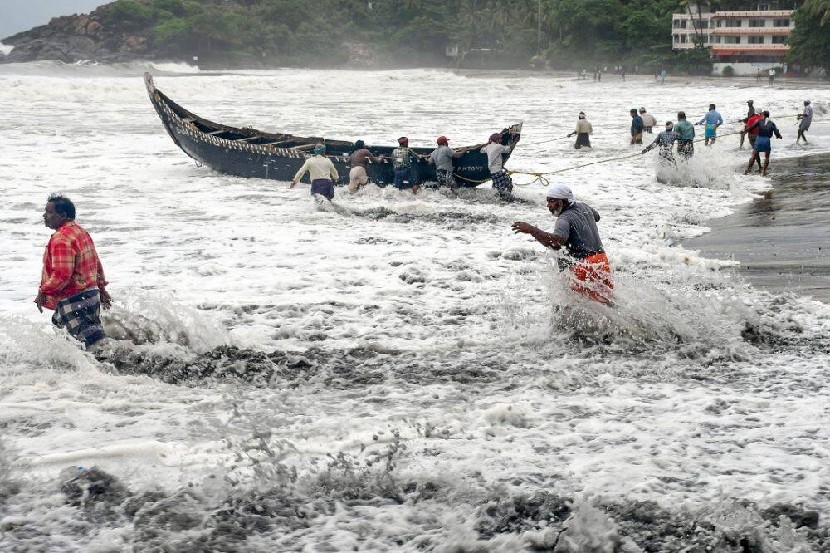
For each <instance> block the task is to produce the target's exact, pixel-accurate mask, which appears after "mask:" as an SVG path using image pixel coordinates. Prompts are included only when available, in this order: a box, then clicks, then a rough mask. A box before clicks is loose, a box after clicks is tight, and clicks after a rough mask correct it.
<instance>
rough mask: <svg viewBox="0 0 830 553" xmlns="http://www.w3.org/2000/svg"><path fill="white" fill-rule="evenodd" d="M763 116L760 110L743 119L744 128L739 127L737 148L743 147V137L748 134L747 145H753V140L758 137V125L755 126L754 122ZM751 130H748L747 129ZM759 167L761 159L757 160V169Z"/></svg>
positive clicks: (752, 146)
mask: <svg viewBox="0 0 830 553" xmlns="http://www.w3.org/2000/svg"><path fill="white" fill-rule="evenodd" d="M763 118H764V114H763V113H761V112H758V113H755V114H753V115H752V116H751V117H748V118H747V119H745V120H744V128H743V129H741V143H740V144H739V145H738V147H739V148H743V147H744V137H745V136H747V135H748V136H749V147H750V148H754V147H755V140H757V138H758V127H756V126H755V123H756V122H758V121H760V120H761V119H763ZM750 128H751V129H752V130H749V129H750ZM760 168H761V160H758V169H760Z"/></svg>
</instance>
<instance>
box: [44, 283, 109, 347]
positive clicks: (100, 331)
mask: <svg viewBox="0 0 830 553" xmlns="http://www.w3.org/2000/svg"><path fill="white" fill-rule="evenodd" d="M52 324H53V325H55V326H56V327H58V328H63V327H66V330H67V332H69V334H70V336H72V337H73V338H76V339H77V340H80V341H81V342H83V343H84V344H85V345H86V346H91V345H92V344H94V343H95V342H97V341H99V340H101V339H102V338H104V337H105V334H104V325H103V324H101V297H100V296H99V294H98V289H97V288H91V289H89V290H84V291H83V292H81V293H80V294H75V295H74V296H70V297H68V298H66V299H63V300H61V301H59V302H58V304H57V305H56V306H55V313H54V314H53V315H52Z"/></svg>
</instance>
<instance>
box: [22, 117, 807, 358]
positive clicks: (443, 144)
mask: <svg viewBox="0 0 830 553" xmlns="http://www.w3.org/2000/svg"><path fill="white" fill-rule="evenodd" d="M747 105H748V111H747V117H746V118H744V119H742V122H743V123H744V129H743V130H742V131H741V147H742V146H743V142H744V138H745V136H748V137H749V142H750V145H751V146H752V149H753V153H752V157H751V158H750V160H749V164H748V165H747V168H746V171H745V172H746V173H749V172H750V171H751V169H752V167H753V165H754V164H755V163H757V164H758V166H759V169H760V170H761V173H762V174H764V175H766V173H767V170H768V166H769V154H770V149H771V148H770V139H771V138H772V136H773V135H774V136H776V137H777V138H779V139H780V138H781V133H780V132H779V130H778V128H777V126H776V125H775V123H774V122H773V121H772V120H770V117H769V111H766V110H764V111H756V110H755V106H754V102H753V101H752V100H749V101H747ZM642 114H647V112H646V110H645V108H640V110H639V112H638V111H637V110H635V109H632V110H631V115H632V119H635V118H637V119H639V124H638V127H637V130H640V131H641V132H640V133H638V134H639V135H640V137H641V136H642V131H645V132H649V133H650V132H651V130H652V129H651V127H653V126H654V125H656V120H654V118H653V117H651V116H650V114H649V117H650V119H647V118H644V117H643V115H642ZM812 118H813V108H812V106H811V103H810V100H805V101H804V111H803V112H802V113H800V114H798V120H799V129H798V138H797V140H796V142H799V141H800V140H804V142H805V143H806V142H807V138H806V136H805V134H804V133H805V132H806V131H807V130H808V129H809V128H810V124H811V123H812ZM697 124H698V125H701V124H703V125H706V127H705V135H704V137H705V140H706V144H711V143H714V141H715V139H716V137H717V128H718V127H719V126H720V125H722V124H723V118H722V117H721V115H720V114H719V113H718V112H717V110H716V109H715V104H710V106H709V112H708V113H707V114H706V115H705V116H704V117H703V118H702V119H701V120H700V121H698V123H697ZM634 131H635V127H634V126H632V144H635V143H637V144H639V143H641V142H642V141H641V140H640V141H639V142H637V141H635V133H634ZM592 132H593V128H592V126H591V124H590V123H589V122H588V120H587V118H586V116H585V113H583V112H580V114H579V120H578V121H577V126H576V129H575V130H574V132H573V133H571V134H570V135H568V136H572V135H573V134H576V135H577V140H576V144H575V145H574V147H576V148H580V147H583V146H588V147H590V140H589V139H588V136H589V135H590V134H591V133H592ZM694 137H695V130H694V126H693V125H692V124H691V123H689V122H688V121H687V119H686V114H685V113H684V112H682V111H681V112H678V114H677V122H676V123H673V122H671V121H668V122H666V128H665V130H664V131H662V132H660V133H658V135H657V137H656V138H655V140H654V141H653V142H652V143H651V144H650V145H649V146H647V147H646V148H644V149H643V153H646V152H648V151H650V150H652V149H653V148H655V147H659V152H660V153H659V155H660V157H661V158H662V159H664V160H667V161H671V162H674V156H673V152H672V150H673V145H674V144H675V143H676V144H677V153H678V155H680V156H681V157H683V158H689V157H691V156H692V155H693V154H694ZM436 142H437V147H436V148H435V150H434V151H433V152H432V153H431V154H430V155H429V156H428V157H426V156H424V157H423V158H422V157H421V156H419V155H418V154H416V153H415V152H413V151H412V150H410V149H409V141H408V139H407V138H406V137H401V138H400V139H399V140H398V148H396V149H394V150H393V151H392V155H391V159H392V163H393V169H394V175H395V176H394V186H395V187H396V188H398V189H401V190H403V189H406V188H411V189H412V191H413V192H417V191H418V188H417V187H418V183H417V179H416V178H415V177H414V176H413V172H412V165H413V163H414V162H415V161H417V160H418V159H426V160H428V161H429V162H430V163H431V164H433V165H435V167H436V180H437V181H438V184H439V186H448V187H450V188H454V187H455V179H454V177H453V159H455V158H458V157H460V156H462V155H464V153H466V151H467V150H463V149H462V150H457V151H456V150H453V149H452V148H450V147H449V139H448V138H447V137H446V136H439V137H438V139H437V141H436ZM501 142H502V135H501V134H499V133H495V134H493V135H491V136H490V138H489V140H488V142H487V144H486V145H485V146H484V147H482V148H481V150H480V151H481V152H482V153H486V154H487V158H488V166H489V170H490V174H491V178H492V180H493V186H494V188H496V190H498V191H499V193H500V194H501V195H502V196H504V195H509V194H510V192H511V191H512V181H511V180H510V176H509V174H507V172H506V171H505V170H504V168H503V167H502V159H503V158H502V155H503V154H505V153H509V152H510V148H508V147H507V146H504V145H502V144H501ZM325 153H326V147H325V146H324V145H322V144H318V145H316V146H315V148H314V154H315V155H314V156H313V157H310V158H309V159H307V160H306V162H305V163H304V164H303V166H302V167H301V168H300V170H299V171H298V172H297V174H296V175H295V176H294V179H293V180H292V182H291V187H294V186H296V184H297V182H298V181H299V179H300V178H301V177H302V176H303V175H305V173H307V172H308V173H310V177H311V193H312V194H320V195H322V196H324V197H326V198H328V199H329V200H330V199H331V198H333V197H334V183H335V182H336V181H337V180H338V178H339V175H338V173H337V169H336V168H335V167H334V164H333V163H332V162H331V160H330V159H328V158H327V157H326V156H325ZM761 153H764V154H765V155H766V157H765V160H764V164H763V166H762V165H761V160H760V154H761ZM381 159H382V158H381V157H380V156H376V155H374V154H373V153H372V152H370V151H369V150H368V149H367V148H366V147H365V144H364V143H363V141H361V140H358V141H357V142H356V143H355V148H354V151H353V152H352V154H351V156H350V164H351V166H352V168H351V170H350V173H349V181H350V182H349V190H350V191H352V192H354V191H356V190H357V189H358V188H359V187H360V186H362V185H364V184H366V183H367V182H368V176H367V168H368V164H369V163H370V162H378V161H380V160H381ZM546 200H547V207H548V210H549V211H550V212H551V214H553V215H554V216H555V217H556V218H557V219H556V223H555V226H554V230H553V232H545V231H543V230H541V229H539V228H538V227H535V226H533V225H531V224H529V223H526V222H523V221H516V222H514V223H513V225H512V229H513V231H514V232H516V233H522V234H529V235H530V236H532V237H533V238H534V239H536V240H537V241H538V242H539V243H540V244H542V245H543V246H545V247H548V248H552V249H554V250H560V249H562V248H564V249H565V250H566V251H567V254H568V255H567V256H565V257H562V258H560V268H561V269H563V270H565V271H567V274H568V275H569V276H570V280H571V284H570V287H571V289H572V290H574V291H575V292H577V293H578V294H581V295H582V296H584V297H586V298H588V299H591V300H593V301H596V302H599V303H601V304H607V305H610V304H611V302H612V298H613V290H614V283H613V279H612V276H611V268H610V264H609V261H608V257H607V255H606V254H605V251H604V248H603V245H602V240H601V239H600V237H599V231H598V228H597V225H596V223H597V222H598V221H599V220H600V215H599V213H598V212H597V211H596V210H595V209H593V208H592V207H590V206H588V205H586V204H584V203H581V202H577V201H575V199H574V195H573V192H572V191H571V189H570V188H568V187H567V186H565V185H564V184H556V185H553V186H551V187H550V188H549V189H548V191H547V194H546ZM75 215H76V212H75V205H74V204H73V203H72V201H71V200H69V199H68V198H66V197H65V196H62V195H52V196H50V197H49V198H48V200H47V202H46V207H45V209H44V213H43V221H44V223H45V224H46V226H47V227H49V228H51V229H53V230H54V231H55V232H54V233H53V234H52V236H51V237H50V239H49V242H48V244H47V246H46V250H45V252H44V255H43V271H42V275H41V282H40V286H39V288H38V292H37V296H36V297H35V304H36V306H37V308H38V310H40V311H41V312H42V311H43V308H44V307H46V308H47V309H52V310H54V314H53V315H52V323H53V324H54V325H55V326H57V327H65V328H66V329H67V331H68V332H69V334H70V335H71V336H73V337H75V338H76V339H78V340H79V341H81V342H83V343H84V344H85V345H86V347H87V348H88V349H94V348H95V347H97V346H98V345H99V344H100V343H101V341H102V340H103V339H104V338H105V334H104V327H103V324H102V322H101V317H100V310H101V308H102V307H103V308H104V309H109V307H110V305H111V302H112V299H111V298H110V295H109V293H108V292H107V290H106V285H107V281H106V277H105V276H104V269H103V267H102V265H101V260H100V259H99V257H98V253H97V251H96V250H95V244H94V243H93V241H92V238H91V237H90V235H89V233H88V232H86V230H84V229H83V228H82V227H81V226H80V225H78V224H77V223H76V222H75Z"/></svg>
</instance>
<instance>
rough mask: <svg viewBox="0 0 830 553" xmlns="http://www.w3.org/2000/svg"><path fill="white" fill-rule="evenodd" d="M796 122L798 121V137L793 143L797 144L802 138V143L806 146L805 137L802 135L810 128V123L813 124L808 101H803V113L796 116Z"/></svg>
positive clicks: (811, 108)
mask: <svg viewBox="0 0 830 553" xmlns="http://www.w3.org/2000/svg"><path fill="white" fill-rule="evenodd" d="M798 120H799V121H800V122H799V124H798V137H797V138H796V139H795V143H796V144H798V141H799V140H801V139H802V138H803V139H804V143H805V144H807V137H806V136H804V133H805V132H807V130H808V129H809V128H810V123H812V122H813V106H811V105H810V100H804V112H803V113H799V114H798Z"/></svg>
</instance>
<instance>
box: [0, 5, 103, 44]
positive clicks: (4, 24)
mask: <svg viewBox="0 0 830 553" xmlns="http://www.w3.org/2000/svg"><path fill="white" fill-rule="evenodd" d="M111 1H113V0H0V39H2V38H3V37H7V36H11V35H13V34H15V33H19V32H20V31H28V30H29V29H31V28H32V27H37V26H38V25H46V24H47V23H49V20H50V19H52V18H53V17H56V16H58V15H72V14H75V13H89V12H91V11H92V10H94V9H95V8H97V7H98V6H102V5H104V4H109V3H110V2H111Z"/></svg>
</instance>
